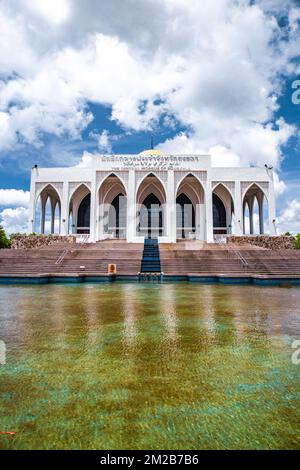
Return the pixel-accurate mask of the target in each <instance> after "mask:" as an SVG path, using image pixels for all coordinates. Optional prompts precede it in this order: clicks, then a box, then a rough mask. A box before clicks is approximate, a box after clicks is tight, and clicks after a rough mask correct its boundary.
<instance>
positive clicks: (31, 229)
mask: <svg viewBox="0 0 300 470" xmlns="http://www.w3.org/2000/svg"><path fill="white" fill-rule="evenodd" d="M36 171H37V169H36V168H32V170H31V180H30V201H29V221H28V233H33V232H34V229H35V212H36V207H35V206H36V191H35V175H36Z"/></svg>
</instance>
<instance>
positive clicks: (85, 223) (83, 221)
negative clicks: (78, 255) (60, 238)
mask: <svg viewBox="0 0 300 470" xmlns="http://www.w3.org/2000/svg"><path fill="white" fill-rule="evenodd" d="M90 214H91V195H90V194H87V196H85V198H83V199H82V201H81V203H80V206H79V208H78V216H77V233H90Z"/></svg>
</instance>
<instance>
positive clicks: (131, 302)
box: [120, 285, 138, 346]
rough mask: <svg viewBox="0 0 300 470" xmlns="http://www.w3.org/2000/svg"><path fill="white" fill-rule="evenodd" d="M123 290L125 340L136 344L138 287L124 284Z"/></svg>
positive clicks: (129, 343) (132, 344) (130, 343)
mask: <svg viewBox="0 0 300 470" xmlns="http://www.w3.org/2000/svg"><path fill="white" fill-rule="evenodd" d="M120 289H121V292H122V294H123V295H122V300H121V301H122V313H123V316H124V340H125V342H126V344H128V345H129V346H134V344H135V340H136V336H137V325H136V322H137V319H136V314H137V311H136V310H137V309H138V308H137V298H136V289H134V286H132V285H124V286H122V287H121V288H120Z"/></svg>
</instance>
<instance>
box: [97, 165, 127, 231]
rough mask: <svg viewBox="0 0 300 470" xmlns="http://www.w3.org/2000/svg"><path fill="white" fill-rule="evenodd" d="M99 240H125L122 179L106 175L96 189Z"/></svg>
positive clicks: (125, 216)
mask: <svg viewBox="0 0 300 470" xmlns="http://www.w3.org/2000/svg"><path fill="white" fill-rule="evenodd" d="M97 194H98V214H99V216H98V217H97V219H98V220H99V229H98V230H99V238H100V239H101V238H126V232H127V191H126V186H125V183H124V181H123V179H122V178H120V177H119V176H118V175H116V174H115V173H113V172H112V173H110V174H109V175H107V176H106V177H105V178H104V179H103V180H102V181H101V183H100V185H99V189H98V193H97Z"/></svg>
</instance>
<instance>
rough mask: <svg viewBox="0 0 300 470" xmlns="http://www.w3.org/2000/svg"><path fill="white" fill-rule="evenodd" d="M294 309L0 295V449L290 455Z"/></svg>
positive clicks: (249, 299) (239, 299) (299, 394)
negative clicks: (2, 351)
mask: <svg viewBox="0 0 300 470" xmlns="http://www.w3.org/2000/svg"><path fill="white" fill-rule="evenodd" d="M299 305H300V288H296V287H295V288H290V289H288V288H279V287H270V288H263V287H255V286H225V285H224V286H222V285H193V284H187V283H186V284H185V283H181V284H171V283H170V284H151V283H149V284H146V283H145V284H138V283H135V284H133V283H132V284H126V283H113V284H82V285H46V286H0V340H2V341H5V343H6V347H7V355H6V365H0V393H1V402H0V432H12V431H13V432H15V433H16V434H15V435H2V434H0V448H3V449H86V448H88V449H163V448H165V449H184V448H190V449H197V448H202V449H210V448H212V449H236V448H241V449H253V448H258V449H279V448H289V449H296V448H300V365H293V364H292V361H291V356H292V353H293V352H294V350H293V348H292V342H293V340H295V339H300V307H299Z"/></svg>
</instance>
